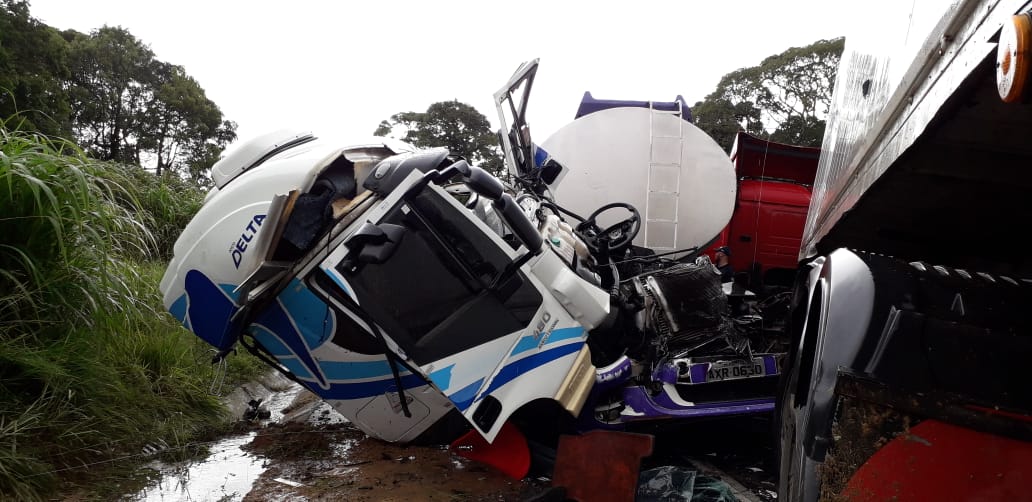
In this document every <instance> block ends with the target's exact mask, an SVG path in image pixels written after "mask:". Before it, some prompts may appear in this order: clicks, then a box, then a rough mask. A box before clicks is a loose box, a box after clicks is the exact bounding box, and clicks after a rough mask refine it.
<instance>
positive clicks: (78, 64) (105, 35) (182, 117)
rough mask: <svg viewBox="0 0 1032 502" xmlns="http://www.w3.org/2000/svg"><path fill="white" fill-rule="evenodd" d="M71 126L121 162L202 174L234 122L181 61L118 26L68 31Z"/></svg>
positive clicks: (94, 150)
mask: <svg viewBox="0 0 1032 502" xmlns="http://www.w3.org/2000/svg"><path fill="white" fill-rule="evenodd" d="M69 38H70V39H71V46H72V48H71V55H70V63H69V66H70V67H71V70H72V71H71V82H70V86H69V93H70V95H71V99H72V103H73V104H74V109H75V114H74V117H73V118H74V131H75V136H76V138H77V140H78V142H79V144H80V145H81V146H82V147H83V148H85V149H86V150H87V151H88V152H89V153H90V154H91V155H93V156H95V157H98V158H101V159H104V160H114V161H118V162H123V163H127V164H141V163H143V162H142V161H148V162H147V163H148V164H149V163H153V164H154V165H153V167H154V170H155V172H156V174H158V175H160V174H162V173H163V172H164V171H166V170H172V171H176V172H180V173H181V174H189V176H190V177H192V178H194V179H195V180H200V179H201V178H203V175H202V174H201V173H202V172H206V170H207V169H209V168H210V167H211V165H212V164H213V163H214V161H213V160H212V159H213V158H214V159H216V160H217V159H218V154H217V153H214V151H213V150H214V149H218V151H219V152H221V150H222V148H224V147H225V146H226V145H227V144H228V143H229V142H230V141H232V140H233V139H235V138H236V124H234V123H233V122H230V121H226V120H224V119H223V116H222V112H221V111H220V110H219V108H218V106H216V105H215V103H214V102H212V101H211V100H210V99H208V98H207V96H205V93H204V89H202V88H201V86H200V84H198V83H197V81H196V80H194V79H193V78H192V77H190V76H189V75H187V74H186V71H185V70H184V69H183V68H182V67H181V66H176V65H172V64H169V63H165V62H163V61H159V60H157V59H155V57H154V53H153V52H152V51H151V50H150V48H149V47H147V46H146V45H145V44H143V42H141V41H140V40H138V39H137V38H136V37H134V36H133V35H132V34H131V33H129V32H128V31H126V30H125V29H123V28H112V27H108V26H105V27H103V28H100V29H99V30H96V31H95V32H93V33H92V34H90V35H88V36H87V35H83V34H80V33H72V34H69Z"/></svg>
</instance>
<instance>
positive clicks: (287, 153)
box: [161, 137, 608, 441]
mask: <svg viewBox="0 0 1032 502" xmlns="http://www.w3.org/2000/svg"><path fill="white" fill-rule="evenodd" d="M259 140H261V141H266V142H267V143H269V144H272V143H275V142H276V140H275V139H274V138H270V137H265V138H259ZM269 144H267V145H264V146H262V145H258V148H255V149H251V150H258V151H262V150H263V149H265V150H270V149H271V150H275V153H272V154H271V155H268V156H267V158H265V159H264V160H263V161H262V162H261V163H260V164H257V165H254V166H247V167H244V168H243V169H239V172H236V173H235V174H232V171H230V170H226V172H230V173H231V179H229V180H228V181H227V182H225V183H223V184H222V186H221V187H218V188H217V189H216V190H214V191H213V195H211V196H210V197H209V198H208V200H207V201H206V202H205V204H204V206H203V207H202V209H201V210H200V211H199V212H198V214H197V215H196V216H195V218H194V219H193V220H192V221H191V223H190V224H189V225H188V226H187V228H186V229H185V230H184V232H183V234H182V236H181V237H180V239H179V240H178V241H177V244H176V246H175V257H174V258H173V260H172V262H171V263H170V265H169V267H168V270H167V272H166V274H165V277H164V278H163V280H162V283H161V289H162V292H163V295H164V301H165V305H166V307H167V308H168V310H169V311H170V312H171V313H172V314H173V315H174V316H175V317H176V318H177V319H179V320H180V321H181V322H182V323H183V325H184V326H186V327H187V328H188V329H190V330H192V331H193V332H194V333H195V334H196V335H197V336H199V337H200V338H202V339H204V340H205V341H206V342H208V343H210V344H211V345H213V346H214V347H216V348H217V349H218V350H220V351H221V352H222V353H223V354H224V353H225V352H226V351H228V350H230V349H231V348H232V347H233V345H234V344H235V343H237V342H240V343H241V344H242V345H244V346H245V347H249V348H252V349H254V350H255V351H256V352H257V353H258V354H259V355H261V356H263V357H264V358H265V359H266V361H267V362H268V363H270V364H271V365H272V366H274V367H276V368H278V369H280V370H282V371H285V372H287V373H288V374H289V375H291V376H292V377H293V378H295V379H296V380H297V381H298V382H300V383H301V384H302V385H304V386H305V387H307V388H308V389H309V390H311V391H313V392H314V393H315V394H317V395H318V396H320V397H321V398H323V399H324V400H326V401H327V402H329V403H330V404H331V405H332V406H333V407H334V408H335V409H337V411H339V412H340V413H342V414H343V415H344V416H345V417H347V418H348V419H349V420H351V421H352V422H354V423H355V424H356V425H357V426H358V427H360V428H362V429H363V430H364V431H365V432H366V433H368V434H370V435H372V436H374V437H378V438H381V439H384V440H388V441H410V440H414V439H416V438H418V437H419V436H420V435H421V434H423V433H424V432H426V431H427V430H428V429H429V428H430V426H431V425H433V424H434V423H436V422H438V421H439V420H440V419H441V418H442V417H443V416H444V415H445V414H447V413H448V412H450V411H451V410H457V412H458V413H460V414H462V415H463V416H464V417H465V418H466V420H468V421H469V423H470V424H472V426H473V427H475V428H477V430H478V431H479V432H480V433H481V434H483V435H484V436H485V437H486V438H488V439H492V438H493V437H494V435H496V434H497V433H498V431H499V430H500V428H501V426H502V424H503V423H504V422H505V420H506V418H507V417H508V416H509V415H510V414H511V413H512V412H514V411H515V410H516V409H518V408H519V407H520V406H521V405H522V404H525V403H526V402H530V401H533V400H538V399H553V400H556V401H557V402H559V403H561V404H562V405H563V406H564V407H565V408H566V409H568V411H569V412H570V413H572V414H576V413H577V412H578V411H579V409H580V406H581V405H582V404H583V401H584V399H585V398H586V396H587V391H588V389H589V388H590V387H591V384H592V382H593V381H594V368H593V367H591V366H590V362H589V358H588V357H587V349H586V348H585V347H584V341H585V338H586V337H587V332H586V330H585V326H589V327H590V326H593V325H594V324H597V323H598V322H600V321H601V319H602V318H604V317H605V316H606V315H607V314H608V298H607V296H606V295H605V293H604V292H602V291H601V290H598V289H597V288H595V287H594V286H591V285H588V284H585V283H583V282H582V281H579V280H577V279H576V276H575V274H574V273H573V272H571V271H569V270H568V269H567V268H566V267H565V265H564V264H563V263H562V262H561V261H560V260H559V258H558V257H557V256H555V255H554V254H551V253H547V254H546V253H541V252H540V237H539V236H538V235H537V234H536V233H529V232H528V230H527V229H533V227H532V226H530V224H529V222H528V221H527V220H526V216H525V215H524V213H523V212H522V210H520V209H519V206H517V205H516V204H515V202H514V201H513V199H512V198H511V196H510V195H508V194H500V193H497V192H496V191H494V190H491V180H494V183H497V180H495V179H494V178H493V177H491V176H490V175H488V174H487V173H485V172H482V171H480V170H479V169H478V168H470V167H468V166H467V165H466V164H465V161H461V160H457V159H454V158H452V157H451V156H450V154H449V153H448V152H447V151H446V150H441V149H436V150H429V151H408V152H399V151H397V150H398V149H397V148H391V147H390V146H389V145H386V144H379V145H377V144H357V145H354V146H346V147H341V146H339V145H338V144H334V143H331V142H324V141H318V140H315V139H311V140H309V141H304V142H295V144H294V145H293V146H291V147H289V148H285V149H279V150H276V149H275V148H270V145H269ZM234 158H238V157H236V156H234V155H233V154H230V155H228V156H227V157H226V159H223V162H226V161H227V160H232V159H234ZM241 165H245V166H246V162H245V163H242V164H241ZM463 166H465V167H463ZM459 167H462V169H459ZM453 177H457V178H461V179H464V180H465V181H466V182H467V183H468V184H470V185H471V186H473V187H475V188H478V189H480V190H481V192H484V193H481V194H477V195H478V198H479V199H481V201H482V204H481V206H484V205H488V206H489V207H490V208H492V209H493V211H494V212H496V213H497V214H498V215H500V217H501V220H502V221H503V222H504V225H503V227H502V228H503V229H516V231H512V232H510V233H509V234H508V235H501V234H499V233H497V232H495V231H494V229H492V228H490V227H488V226H487V224H486V223H484V222H483V221H481V220H480V218H478V217H477V216H476V212H475V211H471V210H470V209H468V208H466V207H465V206H464V205H462V204H461V203H460V202H459V200H458V199H456V198H455V197H453V196H452V195H450V194H449V193H448V192H447V191H446V190H445V189H444V188H442V185H444V184H446V182H448V181H450V179H451V178H453ZM498 186H500V185H498ZM485 187H486V189H485ZM492 197H493V200H489V199H490V198H492ZM481 210H483V207H481ZM521 228H522V229H523V230H522V231H520V230H519V229H521ZM534 237H537V242H536V244H537V249H532V247H533V244H534V242H533V240H534V239H533V238H534ZM507 239H508V240H507ZM523 241H530V242H523ZM553 290H554V291H556V292H561V293H562V294H563V295H564V297H565V298H572V299H575V300H576V301H577V302H578V303H579V305H578V308H577V309H576V316H574V315H572V314H570V313H569V312H567V311H566V309H565V308H564V306H563V305H562V304H561V303H560V301H559V300H557V299H556V298H555V297H553V295H552V294H545V295H542V292H543V291H544V292H547V291H553ZM531 375H533V378H534V379H535V380H534V382H533V383H530V384H528V382H527V381H526V380H527V378H528V377H529V376H531Z"/></svg>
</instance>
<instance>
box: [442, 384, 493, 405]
mask: <svg viewBox="0 0 1032 502" xmlns="http://www.w3.org/2000/svg"><path fill="white" fill-rule="evenodd" d="M481 385H484V379H483V378H481V379H480V380H477V381H476V382H473V383H471V384H469V385H467V386H465V387H463V388H461V389H459V390H458V391H457V392H455V393H454V394H452V395H450V396H448V399H451V400H452V402H453V403H455V407H456V408H458V409H459V411H466V409H467V408H469V405H471V404H473V398H474V397H477V391H478V390H480V386H481Z"/></svg>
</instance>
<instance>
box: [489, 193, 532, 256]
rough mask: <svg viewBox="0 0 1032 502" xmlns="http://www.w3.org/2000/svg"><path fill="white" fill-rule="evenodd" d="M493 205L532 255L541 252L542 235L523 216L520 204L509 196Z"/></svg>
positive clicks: (503, 197) (499, 199)
mask: <svg viewBox="0 0 1032 502" xmlns="http://www.w3.org/2000/svg"><path fill="white" fill-rule="evenodd" d="M493 205H494V208H495V209H497V210H498V212H499V213H501V214H502V219H503V220H505V223H507V224H508V225H509V228H511V229H512V233H514V234H516V237H519V239H520V240H521V241H523V244H524V245H526V246H527V249H528V250H530V253H531V254H537V253H538V252H540V251H541V243H542V242H543V239H542V238H541V234H540V233H538V231H537V229H536V228H534V225H533V224H532V223H531V222H530V220H528V219H527V216H526V215H524V214H523V210H522V209H520V206H519V204H517V203H516V201H515V200H513V198H512V197H511V196H509V194H504V195H502V196H501V197H499V198H498V199H497V200H495V201H494V204H493Z"/></svg>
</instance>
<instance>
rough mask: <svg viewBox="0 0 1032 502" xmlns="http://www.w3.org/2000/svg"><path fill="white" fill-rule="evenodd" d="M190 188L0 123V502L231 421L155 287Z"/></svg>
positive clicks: (200, 355)
mask: <svg viewBox="0 0 1032 502" xmlns="http://www.w3.org/2000/svg"><path fill="white" fill-rule="evenodd" d="M147 176H149V177H150V178H147ZM188 188H189V187H187V186H186V185H184V184H176V183H175V180H160V179H157V178H155V177H154V176H153V175H150V174H149V173H145V172H143V171H142V170H141V169H139V168H137V167H126V166H117V165H112V164H106V163H100V162H96V161H93V160H90V159H88V158H87V157H85V156H84V155H83V153H82V152H81V151H79V150H78V149H77V148H76V147H75V146H74V145H72V144H70V143H68V142H65V141H61V140H53V139H49V138H45V137H41V136H34V135H31V134H25V133H19V132H10V131H6V130H5V129H3V128H2V127H0V499H5V498H6V497H12V498H15V499H18V500H23V499H30V500H31V499H39V498H42V497H45V496H46V495H47V494H49V493H52V491H53V490H54V489H56V488H57V487H58V485H59V484H60V483H59V480H60V481H62V482H66V481H68V480H74V481H89V478H90V476H91V474H93V473H96V472H97V467H96V465H98V464H97V463H98V462H101V461H105V460H110V459H117V458H120V457H124V456H127V455H131V454H133V453H138V452H140V451H141V449H142V448H143V447H144V446H145V445H147V444H152V443H154V442H156V441H159V440H160V441H163V442H165V443H166V444H168V445H171V446H175V445H177V444H183V443H186V442H189V441H190V440H191V439H193V438H196V437H198V436H201V435H204V434H205V433H206V432H208V431H211V430H213V429H216V428H219V427H221V425H222V424H223V423H224V418H225V417H224V416H223V408H222V407H221V405H220V404H219V402H218V399H217V398H216V397H215V396H212V395H211V393H210V392H209V384H210V382H211V380H212V378H213V376H214V369H213V368H212V366H211V365H210V363H209V361H210V356H211V353H210V352H209V351H208V349H207V348H206V347H205V346H203V344H202V343H201V342H200V341H199V340H198V339H197V338H196V337H194V336H192V335H191V334H189V333H188V332H186V331H185V330H184V329H182V327H180V326H179V324H178V323H177V322H176V321H175V320H174V319H172V317H171V316H170V315H168V314H166V313H165V312H164V309H163V308H162V305H161V299H160V298H159V293H158V291H157V284H158V282H159V280H160V276H161V273H162V270H163V267H164V261H163V260H164V258H166V257H167V256H168V255H169V254H170V253H171V247H172V242H174V239H175V236H176V235H177V234H178V232H179V230H181V229H182V226H183V225H185V223H186V221H188V220H189V216H190V215H192V213H191V211H196V209H197V207H199V204H200V201H201V200H202V198H203V195H202V194H201V193H200V192H199V191H197V190H193V191H190V190H189V189H188ZM155 259H160V260H161V261H155ZM237 364H238V367H237V368H236V369H237V370H238V373H255V372H256V371H258V370H257V368H259V367H260V366H258V365H257V364H248V363H244V364H243V365H242V366H241V365H240V363H239V362H238V363H237ZM241 376H246V375H241Z"/></svg>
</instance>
